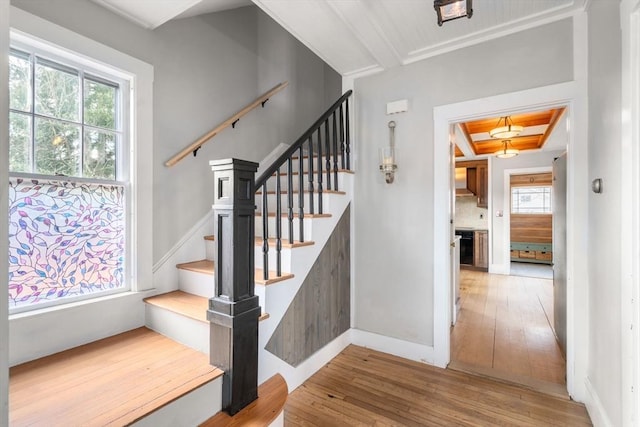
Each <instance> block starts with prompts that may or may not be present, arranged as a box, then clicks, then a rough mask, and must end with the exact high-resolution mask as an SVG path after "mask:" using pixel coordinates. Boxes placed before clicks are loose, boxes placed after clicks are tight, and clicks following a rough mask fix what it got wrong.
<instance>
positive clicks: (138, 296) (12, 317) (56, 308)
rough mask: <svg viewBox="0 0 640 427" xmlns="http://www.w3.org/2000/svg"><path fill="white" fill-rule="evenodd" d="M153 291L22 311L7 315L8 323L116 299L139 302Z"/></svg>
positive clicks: (119, 294)
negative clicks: (137, 300) (138, 300)
mask: <svg viewBox="0 0 640 427" xmlns="http://www.w3.org/2000/svg"><path fill="white" fill-rule="evenodd" d="M154 291H155V289H153V288H152V289H147V290H144V291H139V292H134V291H127V292H120V293H117V294H111V295H105V296H102V297H97V298H91V299H87V300H82V301H74V302H70V303H67V304H60V305H55V306H50V307H43V308H39V309H35V310H30V311H24V312H20V313H14V314H10V315H9V322H11V321H12V320H18V319H26V318H34V317H38V316H44V315H47V314H51V313H61V312H64V311H71V310H74V309H77V308H81V307H87V306H91V305H96V304H101V303H103V302H106V301H112V300H118V299H129V298H132V299H140V301H142V299H144V298H146V297H148V296H150V295H151V294H152V293H153V292H154Z"/></svg>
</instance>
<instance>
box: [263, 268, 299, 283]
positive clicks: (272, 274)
mask: <svg viewBox="0 0 640 427" xmlns="http://www.w3.org/2000/svg"><path fill="white" fill-rule="evenodd" d="M263 271H264V270H262V269H261V268H256V272H255V277H254V281H255V282H256V283H257V284H259V285H272V284H274V283H278V282H282V281H283V280H289V279H291V278H293V277H294V275H293V274H292V273H284V272H283V273H282V276H280V277H278V276H277V275H276V272H275V271H274V270H269V280H264V279H263V277H264V276H263Z"/></svg>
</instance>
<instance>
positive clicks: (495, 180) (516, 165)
mask: <svg viewBox="0 0 640 427" xmlns="http://www.w3.org/2000/svg"><path fill="white" fill-rule="evenodd" d="M560 154H562V151H542V152H539V153H522V154H520V155H519V156H517V157H513V158H511V159H498V158H492V159H491V167H490V169H491V170H490V174H491V191H492V193H491V202H492V209H491V211H492V214H491V215H490V221H491V223H492V229H491V234H492V237H493V240H492V245H491V253H492V256H493V259H492V264H498V265H504V264H506V263H507V262H510V260H506V259H504V244H503V243H504V242H503V240H504V232H503V231H504V217H501V218H498V217H496V216H495V212H496V211H498V210H500V211H503V212H505V211H508V210H509V209H510V205H508V204H507V205H505V203H504V171H505V170H506V169H525V168H536V167H549V168H551V166H552V165H553V159H555V158H556V157H558V156H559V155H560Z"/></svg>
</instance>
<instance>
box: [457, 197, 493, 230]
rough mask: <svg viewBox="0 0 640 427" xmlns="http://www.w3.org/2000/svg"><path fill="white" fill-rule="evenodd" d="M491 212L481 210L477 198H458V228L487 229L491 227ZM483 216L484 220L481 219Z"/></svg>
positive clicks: (484, 209)
mask: <svg viewBox="0 0 640 427" xmlns="http://www.w3.org/2000/svg"><path fill="white" fill-rule="evenodd" d="M488 215H489V211H488V210H487V209H486V208H479V207H478V203H477V198H476V197H473V196H458V197H456V215H455V220H454V224H455V226H456V227H473V228H481V229H487V228H488V227H489V216H488ZM480 216H482V218H480Z"/></svg>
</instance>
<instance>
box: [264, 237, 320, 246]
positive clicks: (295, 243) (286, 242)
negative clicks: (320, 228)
mask: <svg viewBox="0 0 640 427" xmlns="http://www.w3.org/2000/svg"><path fill="white" fill-rule="evenodd" d="M311 245H315V242H314V241H312V240H307V241H306V242H301V241H299V240H294V241H293V243H289V239H285V238H283V239H282V247H283V248H288V249H294V248H301V247H304V246H311ZM256 246H262V237H256ZM269 246H271V247H275V246H276V239H274V238H270V239H269Z"/></svg>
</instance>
